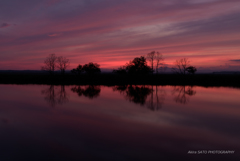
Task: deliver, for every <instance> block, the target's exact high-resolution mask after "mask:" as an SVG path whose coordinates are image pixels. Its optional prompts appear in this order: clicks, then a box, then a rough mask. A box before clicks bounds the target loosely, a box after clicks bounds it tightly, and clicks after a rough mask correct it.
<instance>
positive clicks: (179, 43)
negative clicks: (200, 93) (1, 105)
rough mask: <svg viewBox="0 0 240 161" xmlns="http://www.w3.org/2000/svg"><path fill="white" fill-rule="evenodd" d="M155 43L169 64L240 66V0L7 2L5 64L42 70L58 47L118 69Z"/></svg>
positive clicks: (0, 10)
mask: <svg viewBox="0 0 240 161" xmlns="http://www.w3.org/2000/svg"><path fill="white" fill-rule="evenodd" d="M153 50H155V51H159V52H161V53H162V54H163V57H164V59H165V63H166V64H167V65H168V67H171V66H172V64H173V62H174V61H175V60H176V59H180V58H189V60H190V61H191V64H192V65H194V66H196V67H197V68H198V69H199V70H211V71H222V70H228V71H240V1H239V0H1V1H0V70H40V69H41V66H42V65H43V61H44V59H45V58H46V57H47V56H48V55H49V54H51V53H55V54H56V55H57V56H65V57H67V58H68V59H69V60H70V62H71V65H70V67H69V69H72V68H75V67H76V66H77V65H78V64H86V63H88V62H96V63H98V64H100V67H101V68H109V69H113V68H117V67H119V66H121V65H124V64H125V63H127V62H129V60H132V59H134V58H135V57H138V56H141V55H143V56H144V55H146V54H147V53H149V52H151V51H153Z"/></svg>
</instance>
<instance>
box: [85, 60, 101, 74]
mask: <svg viewBox="0 0 240 161" xmlns="http://www.w3.org/2000/svg"><path fill="white" fill-rule="evenodd" d="M99 67H100V65H99V64H97V63H92V62H90V63H88V64H85V65H84V66H83V68H82V69H83V71H85V72H86V73H87V74H95V73H100V72H101V70H100V68H99Z"/></svg>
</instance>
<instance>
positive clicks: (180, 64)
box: [172, 58, 190, 75]
mask: <svg viewBox="0 0 240 161" xmlns="http://www.w3.org/2000/svg"><path fill="white" fill-rule="evenodd" d="M174 64H175V67H173V68H172V70H173V71H174V72H175V73H178V74H184V75H185V73H186V69H187V67H188V66H189V64H190V62H189V60H188V59H187V58H183V59H179V60H176V62H175V63H174Z"/></svg>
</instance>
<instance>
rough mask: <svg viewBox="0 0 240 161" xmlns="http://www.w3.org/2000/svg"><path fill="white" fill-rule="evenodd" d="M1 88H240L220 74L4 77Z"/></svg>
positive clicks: (239, 78) (239, 82) (238, 79)
mask: <svg viewBox="0 0 240 161" xmlns="http://www.w3.org/2000/svg"><path fill="white" fill-rule="evenodd" d="M0 83H1V84H48V85H51V84H52V85H131V84H132V85H190V86H194V85H197V86H206V87H207V86H216V87H218V86H228V87H240V75H239V74H236V75H230V74H229V75H227V74H226V75H221V74H197V75H179V74H153V75H152V74H149V75H147V76H142V75H130V74H126V75H119V74H113V73H102V74H95V75H89V74H81V75H75V74H71V73H65V76H62V75H61V74H55V75H54V76H52V75H49V74H32V73H31V74H26V73H14V74H11V73H1V74H0Z"/></svg>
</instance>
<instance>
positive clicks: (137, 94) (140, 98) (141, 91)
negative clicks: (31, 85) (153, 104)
mask: <svg viewBox="0 0 240 161" xmlns="http://www.w3.org/2000/svg"><path fill="white" fill-rule="evenodd" d="M150 93H152V90H151V89H150V88H146V87H144V86H142V87H138V86H135V87H134V86H129V87H128V89H127V90H126V94H127V95H126V98H127V99H128V100H129V101H131V102H134V103H139V104H141V105H144V104H145V102H146V99H147V96H148V95H149V94H150Z"/></svg>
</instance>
